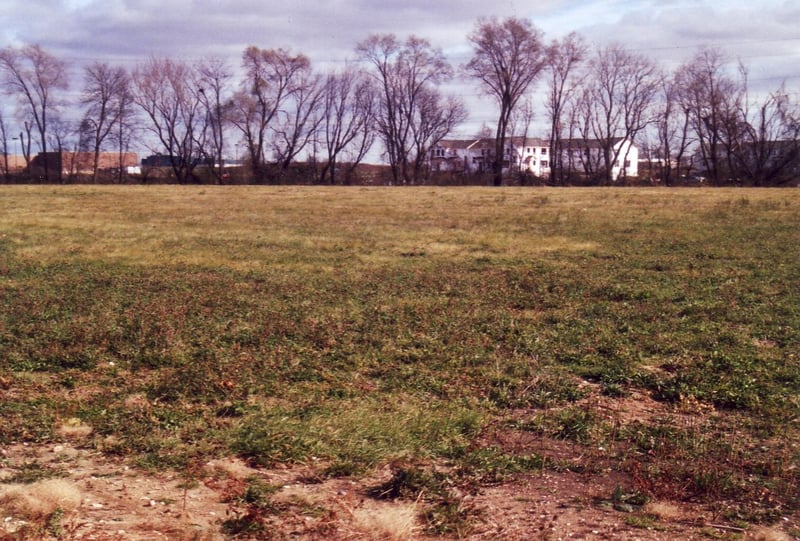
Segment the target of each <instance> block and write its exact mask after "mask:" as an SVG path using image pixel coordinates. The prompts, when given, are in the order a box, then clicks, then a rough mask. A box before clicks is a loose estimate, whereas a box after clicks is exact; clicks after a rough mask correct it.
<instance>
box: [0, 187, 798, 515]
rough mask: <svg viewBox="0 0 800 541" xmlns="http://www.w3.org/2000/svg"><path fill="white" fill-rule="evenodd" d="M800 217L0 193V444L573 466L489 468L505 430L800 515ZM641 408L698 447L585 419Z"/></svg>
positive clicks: (154, 456) (352, 462) (468, 202)
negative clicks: (480, 454) (686, 413)
mask: <svg viewBox="0 0 800 541" xmlns="http://www.w3.org/2000/svg"><path fill="white" fill-rule="evenodd" d="M799 215H800V192H798V191H793V190H780V191H779V190H661V189H649V190H648V189H619V190H616V189H614V190H603V189H497V190H496V189H484V188H458V189H438V188H403V189H393V188H375V189H373V188H352V189H341V188H295V187H281V188H263V187H235V188H234V187H226V188H219V187H202V188H200V187H171V186H157V187H140V186H138V187H108V186H104V187H86V186H82V187H75V186H70V187H53V186H37V187H26V186H13V187H2V188H0V384H2V386H1V387H0V389H2V390H3V393H4V395H5V396H4V399H3V401H2V402H0V416H2V418H3V423H2V424H0V443H3V444H5V443H9V442H11V441H29V442H49V441H54V440H57V439H58V438H59V436H58V433H57V428H58V426H59V423H60V422H61V421H63V420H64V419H69V418H74V417H77V418H79V419H81V420H82V421H83V422H84V423H86V424H88V425H90V426H91V427H92V428H93V433H92V435H91V436H90V439H89V441H87V444H88V445H92V446H95V447H97V448H98V449H102V450H104V451H105V452H108V453H117V454H121V455H123V456H126V457H129V458H131V459H132V460H134V461H136V462H137V463H139V464H141V465H144V466H148V467H155V468H164V467H175V468H182V467H184V466H185V465H187V464H189V463H191V462H192V461H193V460H197V459H202V458H204V457H210V456H222V455H228V454H238V455H240V456H242V457H245V458H247V459H248V460H250V461H251V462H252V463H254V464H259V465H265V466H271V465H274V464H276V463H294V462H309V461H311V460H312V457H314V459H315V460H318V461H319V464H321V468H323V470H322V471H321V472H320V473H321V475H360V474H362V473H364V472H366V471H368V470H369V469H370V468H373V467H375V466H378V465H380V464H384V463H387V462H390V461H392V460H395V459H398V458H404V459H413V460H422V461H427V462H429V463H434V462H437V461H444V462H449V463H451V464H453V465H454V466H456V467H457V470H458V471H462V472H464V471H468V472H470V476H471V478H472V479H475V480H480V479H486V478H492V479H498V478H502V477H503V475H504V473H503V471H499V470H503V469H505V471H507V472H508V473H510V474H513V473H516V472H519V471H527V470H535V469H537V468H544V465H545V464H547V463H552V464H557V463H563V461H561V460H560V458H559V459H548V458H547V457H541V456H540V455H539V454H537V453H538V450H537V449H529V450H528V451H527V454H524V455H520V454H519V453H515V452H514V451H513V450H502V449H494V448H493V451H492V453H491V456H492V458H491V460H488V459H480V460H477V459H476V456H477V455H475V452H474V450H475V445H476V444H477V442H478V441H479V439H480V438H481V437H483V435H484V432H485V431H486V429H487V427H489V426H492V425H493V423H494V422H495V421H497V420H505V421H507V420H509V419H510V420H512V421H516V422H517V425H518V426H524V427H525V430H527V431H530V432H533V433H535V434H537V435H538V436H539V437H544V438H550V439H555V440H565V441H569V442H573V443H574V444H575V445H578V446H585V447H586V448H587V449H592V448H596V447H597V445H599V444H603V445H610V446H611V448H613V449H614V452H615V453H617V456H618V457H619V458H620V460H618V461H617V462H616V464H617V466H616V467H619V468H622V469H626V471H629V472H631V473H632V474H635V476H638V477H636V478H637V483H638V484H639V488H640V489H642V490H647V491H648V492H649V493H651V494H655V495H662V496H669V497H676V498H684V497H685V498H700V499H703V498H707V499H708V500H712V499H714V498H726V499H737V498H738V499H739V500H741V501H742V502H743V503H742V505H741V506H738V507H736V508H735V509H736V513H738V514H739V515H746V516H748V517H753V516H759V513H760V512H764V513H766V512H767V511H765V510H767V509H773V510H774V509H778V510H785V509H795V510H796V509H797V507H798V501H797V495H796V493H795V491H794V490H792V489H791V487H793V486H797V481H798V465H799V464H798V462H799V460H798V456H799V455H800V450H799V449H798V447H797V444H796V442H797V441H798V438H797V436H798V417H799V416H800V399H798V396H799V395H800V393H798V391H800V359H799V358H798V352H800V343H799V342H800V341H799V338H800V250H798V249H797V247H798V246H800V227H798V220H797V217H798V216H799ZM587 383H589V384H596V387H595V386H587ZM634 391H636V392H642V393H646V394H649V395H651V396H652V397H654V398H656V399H657V400H659V401H661V402H663V403H665V404H667V405H670V406H675V407H676V408H680V407H682V405H684V404H685V403H689V402H691V403H697V404H699V405H700V406H701V407H706V408H708V410H707V411H708V412H709V413H707V414H706V415H705V417H704V418H703V423H705V424H704V425H703V429H702V430H701V429H700V428H698V427H697V426H687V425H685V424H682V422H677V421H674V420H673V421H669V422H667V421H663V420H661V421H658V420H650V419H643V420H641V421H640V422H638V423H637V424H632V425H629V426H626V427H624V428H619V427H615V426H613V425H611V424H609V421H608V420H607V419H604V418H603V416H602V415H598V414H597V412H595V411H593V410H591V409H590V408H589V409H587V406H586V403H587V400H589V401H590V402H591V400H593V398H592V393H599V394H601V395H603V396H604V397H605V398H607V399H609V400H619V401H623V400H625V399H626V397H628V396H630V394H631V393H632V392H634ZM620 403H623V402H620ZM512 425H513V423H512ZM763 449H766V451H764V450H763ZM503 453H505V456H502V455H503ZM587 456H589V457H590V458H589V459H591V456H592V455H591V454H590V455H587ZM530 457H533V458H530ZM638 462H643V465H640V466H637V468H638V469H635V468H634V466H633V464H635V463H638ZM528 463H530V464H528ZM481 464H484V465H485V466H481ZM527 466H530V467H529V468H528V467H527ZM589 469H591V468H589ZM481 470H482V471H481ZM671 476H672V477H671ZM670 479H676V481H670ZM764 490H766V491H767V492H764ZM737 491H738V492H737ZM737 494H738V495H739V496H737ZM764 494H769V496H768V497H767V496H764ZM745 501H746V505H745V504H744V502H745Z"/></svg>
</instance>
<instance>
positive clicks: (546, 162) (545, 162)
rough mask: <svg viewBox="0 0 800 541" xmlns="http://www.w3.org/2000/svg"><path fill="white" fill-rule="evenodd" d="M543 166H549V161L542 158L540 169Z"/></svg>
mask: <svg viewBox="0 0 800 541" xmlns="http://www.w3.org/2000/svg"><path fill="white" fill-rule="evenodd" d="M545 167H550V162H548V161H547V160H542V169H544V168H545Z"/></svg>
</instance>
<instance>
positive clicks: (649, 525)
mask: <svg viewBox="0 0 800 541" xmlns="http://www.w3.org/2000/svg"><path fill="white" fill-rule="evenodd" d="M625 524H627V525H628V526H632V527H633V528H640V529H642V530H655V531H664V530H666V528H665V527H664V526H663V525H661V524H659V522H658V517H657V516H655V515H650V514H647V513H644V514H641V513H635V514H632V515H628V516H627V517H625Z"/></svg>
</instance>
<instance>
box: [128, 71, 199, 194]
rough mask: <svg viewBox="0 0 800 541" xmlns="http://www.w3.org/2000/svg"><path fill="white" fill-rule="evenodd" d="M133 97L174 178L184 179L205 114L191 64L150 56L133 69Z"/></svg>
mask: <svg viewBox="0 0 800 541" xmlns="http://www.w3.org/2000/svg"><path fill="white" fill-rule="evenodd" d="M133 79H134V85H133V99H134V102H135V103H136V104H137V105H138V106H139V107H140V108H141V110H142V111H143V112H144V114H145V115H146V117H147V124H146V129H147V130H148V131H150V132H151V133H152V134H153V135H154V136H155V137H156V139H157V140H158V142H159V145H160V149H161V150H164V151H165V152H166V156H167V159H168V160H169V163H170V166H171V168H172V171H173V173H174V175H175V178H176V180H177V181H178V182H180V183H186V182H188V181H189V180H191V179H192V177H193V171H194V168H195V167H196V165H197V163H198V159H199V157H200V147H201V146H202V132H203V131H204V130H205V124H204V122H205V116H204V114H203V112H204V111H203V107H202V102H201V99H200V87H199V86H198V85H197V84H196V82H197V81H196V77H195V74H194V72H193V70H192V68H191V67H190V66H189V65H187V64H185V63H183V62H176V61H173V60H170V59H167V58H155V57H154V58H151V59H150V60H149V61H147V62H146V63H145V64H143V65H142V66H139V67H137V68H136V70H135V71H134V75H133Z"/></svg>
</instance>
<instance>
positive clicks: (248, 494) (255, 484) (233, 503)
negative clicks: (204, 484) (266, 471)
mask: <svg viewBox="0 0 800 541" xmlns="http://www.w3.org/2000/svg"><path fill="white" fill-rule="evenodd" d="M277 490H278V487H276V486H274V485H270V484H268V483H265V482H264V481H263V480H262V479H260V478H258V477H249V478H247V479H246V480H243V481H242V480H238V481H232V482H231V485H230V486H229V487H228V489H227V490H226V492H227V494H226V496H225V501H226V502H227V503H228V511H227V514H228V515H229V516H230V518H228V519H226V520H225V521H223V523H222V527H221V530H222V533H223V534H225V535H231V536H241V535H257V534H260V533H262V532H264V530H265V529H266V524H267V517H269V516H271V515H274V514H277V513H279V512H280V509H279V507H278V506H276V505H275V503H274V502H273V501H272V495H273V494H275V492H277Z"/></svg>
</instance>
